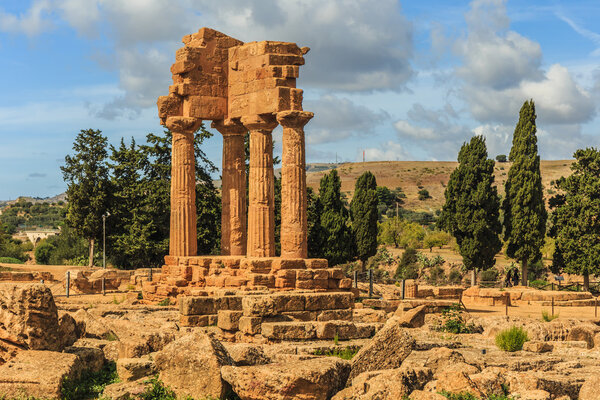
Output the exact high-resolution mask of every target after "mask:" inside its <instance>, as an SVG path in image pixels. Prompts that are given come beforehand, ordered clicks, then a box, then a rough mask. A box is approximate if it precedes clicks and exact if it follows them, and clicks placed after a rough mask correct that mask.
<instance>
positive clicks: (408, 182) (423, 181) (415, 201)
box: [306, 160, 572, 212]
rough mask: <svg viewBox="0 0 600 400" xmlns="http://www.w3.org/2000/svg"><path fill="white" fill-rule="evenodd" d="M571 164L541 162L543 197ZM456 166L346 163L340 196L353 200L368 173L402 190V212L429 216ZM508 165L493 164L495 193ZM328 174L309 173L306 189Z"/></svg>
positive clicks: (500, 188)
mask: <svg viewBox="0 0 600 400" xmlns="http://www.w3.org/2000/svg"><path fill="white" fill-rule="evenodd" d="M571 163H572V160H551V161H542V162H541V171H542V183H543V185H544V194H545V196H546V198H549V197H550V196H549V195H548V193H547V191H548V189H552V186H551V184H550V182H551V181H554V180H556V179H558V178H560V177H561V176H567V175H569V174H570V173H571V169H570V168H569V166H570V165H571ZM457 165H458V163H457V162H453V161H377V162H365V163H346V164H342V165H340V166H339V167H338V173H339V174H340V178H341V179H342V192H343V193H345V194H346V195H347V197H348V200H350V199H351V198H352V194H353V192H354V184H355V181H356V179H357V178H358V177H359V176H360V175H361V174H362V173H364V172H365V171H371V172H372V173H373V174H374V175H375V177H376V178H377V184H378V185H379V186H387V187H388V188H390V189H393V188H396V187H398V186H399V187H401V188H402V190H403V191H404V193H405V194H406V199H405V204H404V205H403V207H404V208H406V209H409V210H414V211H428V212H432V211H435V210H437V209H440V208H441V207H442V205H443V204H444V190H445V189H446V184H447V183H448V179H449V178H450V174H451V173H452V171H453V170H454V169H455V168H456V166H457ZM510 165H511V163H508V162H507V163H498V162H497V163H496V167H495V169H494V172H495V178H496V179H495V180H496V184H497V185H498V192H499V193H500V195H502V196H503V195H504V183H505V182H506V178H507V176H508V170H509V168H510ZM328 172H329V171H318V172H310V171H309V172H308V173H307V176H306V180H307V184H308V186H310V187H312V188H313V189H315V190H317V191H318V189H319V182H320V180H321V178H322V177H323V175H324V174H326V173H328ZM421 188H425V189H427V190H428V191H429V194H430V195H431V198H430V199H427V200H423V201H421V200H419V195H418V192H419V190H420V189H421Z"/></svg>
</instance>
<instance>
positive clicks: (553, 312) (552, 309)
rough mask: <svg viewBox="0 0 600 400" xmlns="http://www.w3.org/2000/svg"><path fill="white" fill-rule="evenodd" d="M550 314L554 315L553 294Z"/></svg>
mask: <svg viewBox="0 0 600 400" xmlns="http://www.w3.org/2000/svg"><path fill="white" fill-rule="evenodd" d="M552 316H553V317H554V296H552Z"/></svg>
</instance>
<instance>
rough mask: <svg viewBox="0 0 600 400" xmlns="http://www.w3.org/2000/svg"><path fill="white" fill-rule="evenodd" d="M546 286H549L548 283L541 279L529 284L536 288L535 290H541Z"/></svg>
mask: <svg viewBox="0 0 600 400" xmlns="http://www.w3.org/2000/svg"><path fill="white" fill-rule="evenodd" d="M546 285H548V281H545V280H541V279H536V280H535V281H531V282H529V286H531V287H532V288H535V289H541V288H543V287H544V286H546Z"/></svg>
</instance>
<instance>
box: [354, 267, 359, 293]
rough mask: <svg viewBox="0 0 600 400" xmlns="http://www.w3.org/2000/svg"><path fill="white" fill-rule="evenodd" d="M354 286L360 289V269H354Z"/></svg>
mask: <svg viewBox="0 0 600 400" xmlns="http://www.w3.org/2000/svg"><path fill="white" fill-rule="evenodd" d="M354 288H355V289H358V271H354Z"/></svg>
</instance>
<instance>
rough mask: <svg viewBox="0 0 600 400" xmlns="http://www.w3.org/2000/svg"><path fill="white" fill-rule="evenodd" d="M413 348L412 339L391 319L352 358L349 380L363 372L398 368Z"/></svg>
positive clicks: (413, 342) (413, 341)
mask: <svg viewBox="0 0 600 400" xmlns="http://www.w3.org/2000/svg"><path fill="white" fill-rule="evenodd" d="M414 346H415V340H414V339H413V337H412V336H411V335H409V334H408V333H407V331H406V330H405V329H404V328H402V327H401V326H400V325H399V324H398V323H397V321H396V320H395V318H392V319H390V320H388V322H387V323H386V324H385V326H384V327H383V328H382V329H381V330H380V331H379V332H377V334H375V336H374V337H373V339H371V341H370V342H369V343H367V344H366V345H365V346H363V347H362V348H361V349H360V350H359V352H358V353H357V354H356V355H355V356H354V357H353V358H352V372H351V374H350V378H351V379H352V378H354V377H356V376H358V374H360V373H361V372H365V371H375V370H378V369H388V368H398V367H400V365H401V364H402V362H403V361H404V360H405V359H406V357H408V356H409V354H410V353H411V352H412V350H413V348H414Z"/></svg>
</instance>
